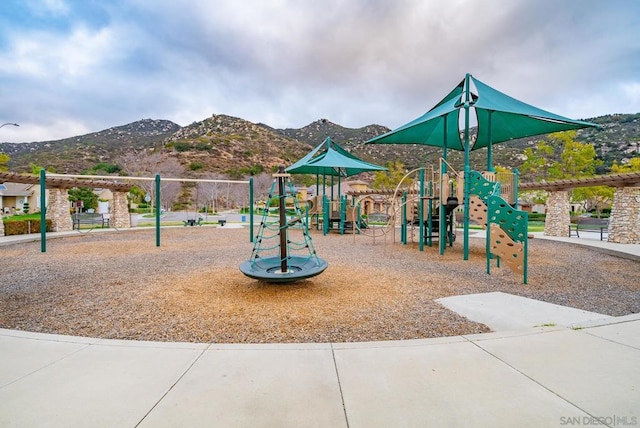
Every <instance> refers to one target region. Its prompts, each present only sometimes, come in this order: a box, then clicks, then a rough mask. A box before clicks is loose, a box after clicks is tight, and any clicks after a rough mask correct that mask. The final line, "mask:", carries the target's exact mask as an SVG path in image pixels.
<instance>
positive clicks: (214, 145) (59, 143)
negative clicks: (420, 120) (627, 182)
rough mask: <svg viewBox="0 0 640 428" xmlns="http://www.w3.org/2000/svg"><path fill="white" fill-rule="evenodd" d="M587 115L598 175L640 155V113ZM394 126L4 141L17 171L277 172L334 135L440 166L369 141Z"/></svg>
mask: <svg viewBox="0 0 640 428" xmlns="http://www.w3.org/2000/svg"><path fill="white" fill-rule="evenodd" d="M586 120H588V121H591V122H594V123H597V124H599V125H600V128H598V129H595V128H591V129H584V130H579V131H578V135H577V138H576V139H577V140H578V141H581V142H589V143H592V144H593V145H594V147H595V148H596V153H597V155H598V157H599V158H601V159H602V160H603V166H602V167H601V168H600V170H599V171H598V172H599V173H606V172H608V169H609V168H610V167H611V164H612V162H613V161H617V162H618V163H621V162H624V160H625V159H629V158H631V157H633V156H640V147H639V145H640V113H638V114H613V115H606V116H600V117H596V118H592V119H586ZM388 131H389V128H387V127H385V126H381V125H368V126H365V127H362V128H345V127H343V126H340V125H338V124H335V123H332V122H331V121H329V120H328V119H320V120H317V121H315V122H313V123H310V124H309V125H307V126H305V127H303V128H300V129H291V128H287V129H275V128H272V127H270V126H268V125H266V124H262V123H252V122H249V121H246V120H244V119H241V118H236V117H231V116H227V115H213V116H211V117H209V118H206V119H204V120H202V121H200V122H194V123H192V124H190V125H187V126H184V127H181V126H179V125H177V124H175V123H173V122H171V121H168V120H157V119H143V120H140V121H136V122H133V123H130V124H127V125H123V126H117V127H113V128H109V129H106V130H103V131H100V132H94V133H90V134H86V135H80V136H75V137H71V138H66V139H62V140H55V141H44V142H33V143H0V152H4V153H6V154H7V155H9V157H10V160H9V162H8V163H7V165H6V166H7V167H8V169H9V170H10V171H13V172H30V171H31V169H32V168H31V166H32V165H35V166H37V167H44V168H46V169H48V170H50V171H55V172H58V173H66V174H83V173H97V172H101V173H104V172H108V173H117V172H119V170H120V167H119V163H118V162H119V159H121V158H122V157H123V156H125V155H129V156H130V155H131V154H135V155H138V156H145V155H149V154H161V155H162V156H163V157H174V158H176V159H177V160H178V161H179V162H180V164H181V165H182V167H183V168H184V170H185V175H186V176H189V177H198V176H202V175H204V174H211V173H216V174H224V175H226V176H228V177H230V178H240V177H244V176H247V175H249V174H256V173H259V172H262V171H267V172H271V171H273V170H274V169H275V168H276V167H277V165H278V164H285V165H290V164H292V163H293V162H295V161H297V160H298V159H300V158H301V157H302V156H304V155H305V154H306V153H308V152H309V150H310V149H311V148H312V147H315V146H316V145H318V144H320V143H321V142H322V141H323V140H324V139H325V138H326V137H331V139H332V140H333V141H336V142H337V143H339V144H340V145H342V146H343V147H344V148H345V149H346V150H348V151H350V152H351V153H353V154H354V155H356V156H358V157H360V158H361V159H363V160H365V161H368V162H372V163H375V164H379V165H384V164H386V163H387V162H390V161H396V160H397V161H400V162H402V163H403V164H404V165H405V167H407V168H415V167H418V166H425V165H434V166H436V165H437V164H438V159H439V157H440V156H441V150H440V149H439V148H435V147H427V146H416V145H365V144H364V143H365V141H367V140H368V139H370V138H372V137H375V136H377V135H380V134H383V133H385V132H388ZM542 138H543V136H539V137H535V138H528V139H520V140H513V141H510V142H509V143H508V144H498V145H495V146H494V151H493V162H494V164H496V165H502V166H505V167H511V168H517V167H519V166H520V164H521V163H522V156H521V155H522V152H523V150H524V149H525V148H526V147H528V146H531V145H534V144H535V143H536V141H539V140H540V139H542ZM558 155H559V153H558ZM449 161H450V163H451V164H452V165H453V166H454V168H460V169H461V168H462V154H461V153H459V152H453V153H451V152H450V153H449ZM485 162H486V150H479V151H477V152H472V156H471V165H472V167H474V168H476V169H483V166H484V165H485ZM523 178H524V177H523Z"/></svg>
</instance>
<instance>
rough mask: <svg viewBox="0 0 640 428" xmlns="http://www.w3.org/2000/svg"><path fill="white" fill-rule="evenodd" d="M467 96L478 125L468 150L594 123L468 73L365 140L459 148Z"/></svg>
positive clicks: (379, 142)
mask: <svg viewBox="0 0 640 428" xmlns="http://www.w3.org/2000/svg"><path fill="white" fill-rule="evenodd" d="M465 81H468V83H467V84H465ZM471 84H473V86H474V87H475V92H474V91H473V90H471ZM467 91H468V92H469V94H468V98H467V94H466V92H467ZM467 99H468V100H469V104H468V105H467V107H469V108H471V109H473V110H474V112H475V115H476V120H477V125H478V130H477V137H476V139H475V142H472V143H471V144H472V147H469V150H476V149H480V148H483V147H488V146H491V145H492V144H496V143H502V142H505V141H509V140H513V139H517V138H523V137H530V136H533V135H541V134H549V133H552V132H558V131H566V130H572V129H580V128H586V127H597V126H598V125H596V124H594V123H589V122H583V121H579V120H573V119H569V118H566V117H563V116H560V115H557V114H554V113H551V112H548V111H545V110H542V109H540V108H537V107H534V106H532V105H529V104H526V103H523V102H522V101H518V100H516V99H515V98H512V97H510V96H508V95H506V94H504V93H502V92H500V91H497V90H495V89H493V88H492V87H490V86H488V85H486V84H484V83H482V82H481V81H479V80H478V79H475V78H474V77H473V76H471V75H468V78H465V79H463V80H462V81H461V82H460V83H459V84H458V85H457V86H456V87H455V88H454V89H453V90H452V91H451V92H450V93H449V94H448V95H447V96H446V97H445V98H444V99H442V101H440V102H439V103H438V104H436V106H435V107H433V108H432V109H431V110H429V111H428V112H427V113H425V114H424V115H423V116H421V117H419V118H417V119H415V120H413V121H411V122H409V123H407V124H405V125H403V126H401V127H399V128H397V129H395V130H393V131H390V132H388V133H386V134H383V135H380V136H378V137H375V138H372V139H370V140H369V141H367V144H424V145H428V146H436V147H443V148H448V149H453V150H461V151H462V150H464V149H465V147H464V143H463V141H462V140H461V138H460V131H461V130H460V128H459V123H460V110H462V109H464V107H465V100H467ZM466 131H467V132H468V129H467V130H466Z"/></svg>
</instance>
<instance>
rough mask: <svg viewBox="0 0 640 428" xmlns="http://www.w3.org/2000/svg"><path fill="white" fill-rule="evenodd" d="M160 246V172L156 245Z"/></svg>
mask: <svg viewBox="0 0 640 428" xmlns="http://www.w3.org/2000/svg"><path fill="white" fill-rule="evenodd" d="M159 246H160V174H156V247H159Z"/></svg>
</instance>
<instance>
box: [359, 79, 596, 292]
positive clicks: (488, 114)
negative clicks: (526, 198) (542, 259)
mask: <svg viewBox="0 0 640 428" xmlns="http://www.w3.org/2000/svg"><path fill="white" fill-rule="evenodd" d="M461 112H462V113H464V114H463V118H461V116H460V114H461ZM472 115H473V117H472ZM461 119H462V120H461ZM472 120H473V121H474V122H475V123H474V124H475V125H476V128H475V132H474V133H473V135H472V132H471V131H472V129H471V122H472ZM461 123H464V127H463V128H462V129H460V124H461ZM595 126H597V125H595V124H593V123H589V122H583V121H577V120H572V119H569V118H566V117H563V116H560V115H557V114H554V113H550V112H548V111H545V110H542V109H539V108H537V107H534V106H531V105H529V104H525V103H523V102H521V101H518V100H516V99H515V98H511V97H510V96H508V95H506V94H504V93H502V92H500V91H497V90H495V89H494V88H492V87H490V86H488V85H486V84H484V83H482V82H481V81H479V80H477V79H475V78H473V77H472V76H471V75H470V74H467V75H466V76H465V78H464V79H463V80H462V81H461V82H460V83H459V84H458V85H457V86H456V87H455V88H454V89H453V90H452V91H451V92H449V94H447V95H446V96H445V97H444V98H443V99H442V100H441V101H440V102H439V103H438V104H436V105H435V106H434V107H433V108H432V109H431V110H429V111H428V112H427V113H425V114H424V115H422V116H421V117H419V118H417V119H415V120H413V121H411V122H409V123H407V124H405V125H403V126H401V127H399V128H397V129H395V130H393V131H390V132H387V133H386V134H383V135H380V136H378V137H375V138H372V139H371V140H369V141H367V144H423V145H429V146H436V147H440V148H442V160H443V161H442V162H440V171H439V173H438V176H436V175H434V176H433V178H432V179H431V180H430V181H429V182H427V181H426V180H425V179H424V178H423V176H424V175H423V174H424V172H421V178H420V180H419V181H420V187H419V189H418V226H419V227H420V242H421V247H422V240H423V239H425V240H426V241H427V242H429V240H432V239H434V238H435V237H436V236H437V237H438V238H441V237H446V239H439V241H440V253H441V254H443V253H444V250H445V246H446V242H447V241H448V242H449V243H450V244H451V243H452V241H453V235H452V233H451V230H452V225H451V224H452V221H453V218H452V216H451V213H452V212H453V210H454V208H453V207H454V205H455V204H459V205H461V206H462V209H463V213H462V231H463V259H464V260H468V258H469V225H470V221H471V220H475V221H476V222H477V223H478V224H480V225H481V226H482V227H484V228H485V230H486V260H487V273H490V271H491V262H492V260H495V261H496V263H497V264H498V266H499V265H500V261H501V260H504V262H505V264H506V265H507V266H508V267H509V268H511V269H513V270H514V271H515V272H518V273H520V274H522V276H523V282H524V283H525V284H526V282H527V257H528V254H527V227H528V215H527V213H526V212H524V211H519V210H517V209H516V205H517V172H516V173H515V177H516V179H515V180H513V181H512V183H511V184H510V186H511V187H512V189H511V191H512V192H513V198H512V200H510V201H507V200H505V199H504V198H503V193H504V192H503V189H502V187H503V186H502V184H501V183H500V181H496V173H495V170H494V167H493V163H492V148H493V145H494V144H498V143H503V142H507V141H510V140H513V139H517V138H523V137H529V136H534V135H540V134H548V133H552V132H558V131H565V130H571V129H580V128H586V127H595ZM483 148H486V149H487V168H486V171H484V172H479V171H473V170H472V169H471V166H470V163H469V153H470V152H471V151H472V150H478V149H483ZM449 150H458V151H463V152H464V171H463V173H462V174H461V176H460V175H459V174H458V177H457V179H456V180H454V181H452V182H450V179H449V178H448V166H449V165H448V163H447V153H448V151H449ZM420 171H424V170H422V169H421V170H420ZM451 184H455V187H456V195H455V198H456V199H457V200H456V201H454V195H453V192H452V191H451V187H452V186H451ZM505 187H507V186H505ZM432 189H433V191H435V189H439V194H438V195H437V196H436V195H435V193H431V192H432ZM447 192H449V193H448V194H447ZM396 196H397V195H396ZM425 203H426V214H425ZM406 205H407V204H406V202H404V203H402V204H401V206H402V207H406ZM456 208H457V206H456ZM440 219H445V220H444V221H440ZM425 222H426V223H425ZM405 223H406V222H405V219H404V218H403V220H402V223H401V224H402V226H403V227H405ZM436 230H437V235H436V233H434V232H435V231H436ZM405 234H406V232H405ZM405 239H406V236H405Z"/></svg>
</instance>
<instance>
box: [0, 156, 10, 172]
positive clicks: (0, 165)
mask: <svg viewBox="0 0 640 428" xmlns="http://www.w3.org/2000/svg"><path fill="white" fill-rule="evenodd" d="M9 159H10V158H9V155H8V154H6V153H0V171H6V170H7V163H8V162H9Z"/></svg>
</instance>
